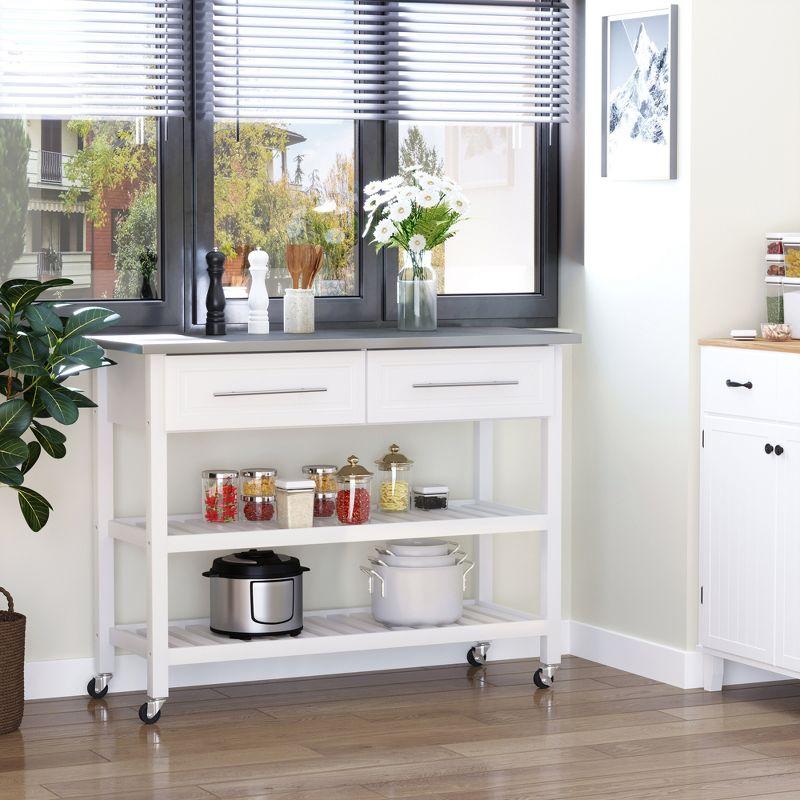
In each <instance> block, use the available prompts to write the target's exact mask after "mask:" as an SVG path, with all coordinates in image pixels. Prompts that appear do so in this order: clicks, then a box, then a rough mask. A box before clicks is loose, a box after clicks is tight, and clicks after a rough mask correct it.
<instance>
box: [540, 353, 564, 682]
mask: <svg viewBox="0 0 800 800" xmlns="http://www.w3.org/2000/svg"><path fill="white" fill-rule="evenodd" d="M553 349H554V352H555V360H556V363H555V370H554V375H555V385H554V387H553V395H554V397H553V414H552V416H550V417H548V418H546V419H543V420H542V456H543V459H544V460H543V463H542V470H541V472H542V494H541V496H542V498H543V499H544V500H545V503H546V505H547V518H548V525H547V534H546V535H545V536H542V537H541V542H542V546H541V549H540V552H539V575H540V582H539V586H540V606H541V611H540V613H541V615H542V616H543V617H544V618H545V619H546V620H547V623H548V625H547V629H548V632H547V635H546V636H542V637H541V640H540V645H539V661H540V662H541V665H542V666H541V669H540V670H537V671H536V673H535V674H534V677H533V679H534V682H535V683H536V684H537V686H539V685H542V686H550V685H552V683H553V678H554V676H555V672H556V670H557V669H558V667H559V665H560V664H561V504H562V497H561V493H562V483H561V470H562V464H561V456H562V452H561V447H562V418H563V413H562V403H563V372H564V362H563V353H562V348H561V347H559V346H556V347H554V348H553ZM537 677H538V678H539V680H537ZM540 682H541V683H540Z"/></svg>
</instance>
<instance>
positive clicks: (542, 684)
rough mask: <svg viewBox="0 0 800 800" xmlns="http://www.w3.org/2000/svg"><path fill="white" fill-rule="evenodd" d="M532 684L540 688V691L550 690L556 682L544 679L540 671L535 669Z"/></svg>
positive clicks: (551, 679)
mask: <svg viewBox="0 0 800 800" xmlns="http://www.w3.org/2000/svg"><path fill="white" fill-rule="evenodd" d="M533 682H534V683H535V684H536V685H537V686H538V687H539V688H540V689H550V688H551V687H552V685H553V684H554V683H555V682H556V679H555V678H546V677H545V675H544V673H543V672H542V670H541V669H537V670H536V672H534V673H533Z"/></svg>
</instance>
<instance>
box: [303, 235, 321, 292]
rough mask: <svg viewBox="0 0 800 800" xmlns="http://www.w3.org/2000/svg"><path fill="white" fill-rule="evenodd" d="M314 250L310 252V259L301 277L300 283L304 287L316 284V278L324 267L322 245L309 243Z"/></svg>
mask: <svg viewBox="0 0 800 800" xmlns="http://www.w3.org/2000/svg"><path fill="white" fill-rule="evenodd" d="M309 247H310V248H311V250H312V252H311V253H310V257H309V260H308V261H307V262H306V264H305V269H304V271H303V277H302V278H301V281H300V285H301V286H302V287H303V289H310V288H311V287H312V286H313V284H314V279H315V278H316V277H317V273H318V272H319V270H320V267H322V258H323V256H324V253H323V250H322V247H321V246H320V245H309Z"/></svg>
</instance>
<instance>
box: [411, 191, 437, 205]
mask: <svg viewBox="0 0 800 800" xmlns="http://www.w3.org/2000/svg"><path fill="white" fill-rule="evenodd" d="M416 201H417V205H418V206H422V208H433V207H434V206H435V205H436V204H437V203H438V202H439V193H438V192H434V191H431V190H429V189H421V190H420V191H419V192H417V197H416Z"/></svg>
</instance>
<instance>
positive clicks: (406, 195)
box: [396, 186, 417, 202]
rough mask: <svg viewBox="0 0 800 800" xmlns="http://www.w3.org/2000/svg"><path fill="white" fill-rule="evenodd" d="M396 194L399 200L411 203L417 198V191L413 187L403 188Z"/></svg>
mask: <svg viewBox="0 0 800 800" xmlns="http://www.w3.org/2000/svg"><path fill="white" fill-rule="evenodd" d="M396 194H397V198H398V199H399V200H408V201H409V202H411V201H412V200H413V199H414V198H416V196H417V189H415V188H414V187H413V186H401V187H400V188H399V189H398V190H397V192H396Z"/></svg>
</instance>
